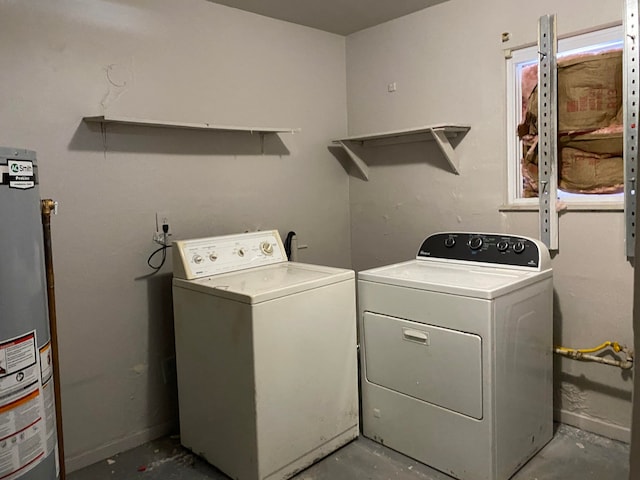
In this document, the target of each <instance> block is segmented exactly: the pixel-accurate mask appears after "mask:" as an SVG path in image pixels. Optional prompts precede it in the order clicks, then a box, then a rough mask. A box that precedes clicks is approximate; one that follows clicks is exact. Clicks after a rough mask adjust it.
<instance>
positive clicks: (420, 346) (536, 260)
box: [358, 232, 553, 480]
mask: <svg viewBox="0 0 640 480" xmlns="http://www.w3.org/2000/svg"><path fill="white" fill-rule="evenodd" d="M358 295H359V312H358V317H359V318H358V322H359V332H360V333H359V334H360V348H361V364H362V371H361V395H362V424H363V433H364V435H365V436H367V437H369V438H372V439H374V440H376V441H378V442H380V443H382V444H384V445H386V446H389V447H391V448H393V449H395V450H397V451H400V452H402V453H404V454H406V455H408V456H410V457H413V458H415V459H416V460H419V461H421V462H423V463H425V464H427V465H430V466H432V467H434V468H436V469H438V470H440V471H442V472H444V473H446V474H448V475H452V476H454V477H456V478H458V479H461V480H506V479H507V478H509V477H511V476H512V475H513V474H514V473H515V472H516V471H517V470H518V469H519V468H520V467H521V466H522V465H523V464H524V463H526V461H527V460H528V459H529V458H531V457H532V456H533V455H534V454H535V453H536V452H537V451H538V450H539V449H540V448H542V446H544V445H545V444H546V443H547V442H548V441H549V440H550V439H551V436H552V404H553V402H552V312H553V286H552V270H551V266H550V258H549V253H548V251H547V249H546V247H545V246H544V245H543V244H541V243H540V242H538V241H536V240H533V239H530V238H524V237H518V236H512V235H503V234H484V233H482V234H478V233H457V232H456V233H438V234H435V235H431V236H430V237H428V238H427V239H426V240H425V241H424V242H423V243H422V245H421V246H420V250H419V251H418V254H417V257H416V259H415V260H411V261H408V262H403V263H399V264H395V265H390V266H385V267H380V268H374V269H371V270H366V271H363V272H360V273H359V274H358Z"/></svg>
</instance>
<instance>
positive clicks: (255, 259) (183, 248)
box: [173, 230, 287, 280]
mask: <svg viewBox="0 0 640 480" xmlns="http://www.w3.org/2000/svg"><path fill="white" fill-rule="evenodd" d="M286 261H287V254H286V252H285V249H284V246H283V244H282V240H281V239H280V234H279V233H278V231H277V230H269V231H265V232H250V233H240V234H237V235H225V236H221V237H209V238H197V239H193V240H178V241H176V242H173V276H174V277H176V278H185V279H187V280H193V279H194V278H201V277H209V276H211V275H219V274H221V273H228V272H234V271H236V270H244V269H247V268H253V267H259V266H263V265H271V264H273V263H280V262H286Z"/></svg>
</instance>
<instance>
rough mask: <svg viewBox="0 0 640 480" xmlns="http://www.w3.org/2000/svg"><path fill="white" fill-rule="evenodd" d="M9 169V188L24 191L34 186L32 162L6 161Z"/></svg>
mask: <svg viewBox="0 0 640 480" xmlns="http://www.w3.org/2000/svg"><path fill="white" fill-rule="evenodd" d="M7 167H8V168H9V188H19V189H21V190H26V189H28V188H33V187H34V186H35V185H36V182H35V173H34V168H33V162H30V161H28V160H7Z"/></svg>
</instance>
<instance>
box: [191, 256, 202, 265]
mask: <svg viewBox="0 0 640 480" xmlns="http://www.w3.org/2000/svg"><path fill="white" fill-rule="evenodd" d="M202 262H204V258H202V257H201V256H200V255H194V256H193V263H197V264H201V263H202Z"/></svg>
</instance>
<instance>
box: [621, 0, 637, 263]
mask: <svg viewBox="0 0 640 480" xmlns="http://www.w3.org/2000/svg"><path fill="white" fill-rule="evenodd" d="M638 12H639V8H638V0H626V1H625V22H624V30H625V43H624V57H623V62H624V65H623V69H624V76H623V82H622V95H623V97H622V98H623V99H624V100H623V111H624V213H625V220H626V227H625V231H626V251H627V257H633V256H634V250H635V245H636V236H635V230H636V208H637V205H636V200H637V198H636V188H637V186H636V185H637V182H636V176H637V163H638V160H637V159H638V123H637V122H638V86H639V85H640V77H639V74H640V72H639V68H638V46H639V39H638Z"/></svg>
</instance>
